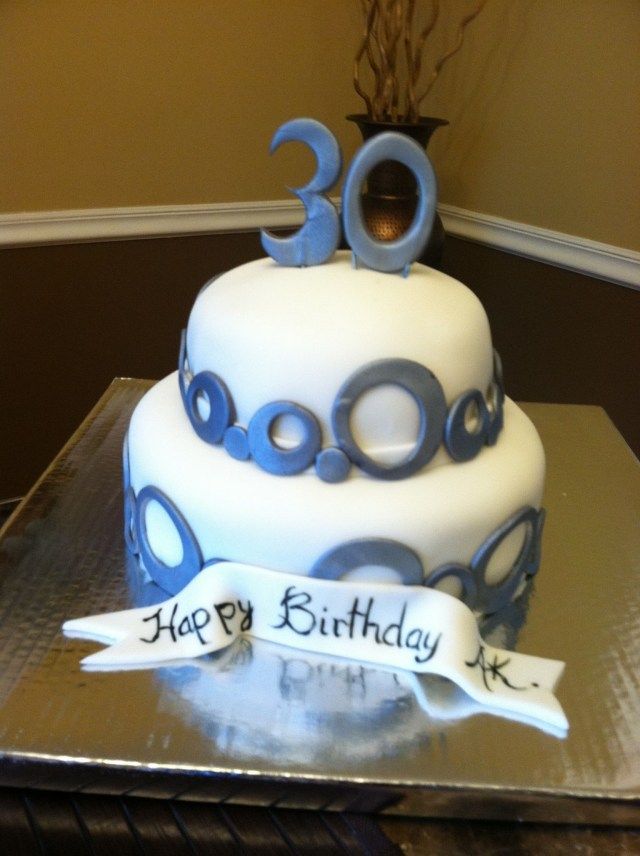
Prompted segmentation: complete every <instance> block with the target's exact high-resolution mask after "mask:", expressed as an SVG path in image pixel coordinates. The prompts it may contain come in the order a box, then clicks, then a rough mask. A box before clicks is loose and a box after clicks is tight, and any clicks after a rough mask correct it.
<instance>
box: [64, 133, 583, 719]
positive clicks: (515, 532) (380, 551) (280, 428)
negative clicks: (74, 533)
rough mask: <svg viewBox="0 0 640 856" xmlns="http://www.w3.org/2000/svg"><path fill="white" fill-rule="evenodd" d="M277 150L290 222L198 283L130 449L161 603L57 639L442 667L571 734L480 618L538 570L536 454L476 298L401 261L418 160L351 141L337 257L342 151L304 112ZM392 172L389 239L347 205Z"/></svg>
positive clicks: (390, 147)
mask: <svg viewBox="0 0 640 856" xmlns="http://www.w3.org/2000/svg"><path fill="white" fill-rule="evenodd" d="M289 140H301V141H303V142H305V143H306V144H307V145H309V146H310V147H311V148H312V150H313V151H314V153H315V155H316V159H317V162H318V168H317V172H316V174H315V176H314V178H313V179H312V181H311V182H310V183H309V184H308V185H306V186H305V187H304V188H301V189H299V190H298V191H296V192H297V193H298V195H299V196H300V198H301V199H302V201H303V203H304V205H305V209H306V220H305V223H304V225H303V227H302V228H301V229H300V230H299V231H298V232H297V233H295V234H294V235H292V236H288V237H285V238H277V237H275V236H272V235H269V234H268V233H263V244H264V247H265V249H266V250H267V252H268V253H269V257H268V258H263V259H259V260H258V261H254V262H250V263H248V264H245V265H241V266H240V267H238V268H235V269H234V270H231V271H229V272H228V273H225V274H223V275H221V276H218V277H216V278H214V279H213V280H211V282H209V283H208V284H207V285H206V286H205V287H204V288H203V289H202V290H201V292H200V293H199V294H198V296H197V298H196V300H195V304H194V306H193V309H192V311H191V315H190V317H189V320H188V324H187V327H186V329H185V330H184V331H183V334H182V337H181V342H180V348H179V358H178V368H177V371H176V372H174V373H173V374H171V375H170V376H169V377H167V378H165V379H164V380H162V381H160V382H159V383H158V384H156V385H155V386H154V387H153V388H152V389H151V390H149V392H148V393H147V394H146V395H145V396H144V397H143V398H142V400H141V401H140V403H139V404H138V406H137V407H136V409H135V411H134V413H133V415H132V417H131V421H130V424H129V428H128V432H127V435H126V438H125V442H124V456H123V458H124V492H125V540H126V543H127V547H128V550H129V551H130V553H131V554H133V555H135V556H136V558H137V560H138V563H139V565H140V567H141V569H143V571H144V572H145V573H147V574H148V576H149V578H150V579H151V580H153V581H154V582H155V583H156V584H157V585H158V586H160V588H161V589H164V591H165V592H167V593H168V595H170V597H169V599H168V600H166V601H165V602H164V603H162V604H160V605H159V606H158V607H157V608H156V609H153V608H152V607H148V608H147V607H142V608H137V609H131V610H126V611H124V612H121V613H113V614H111V615H105V616H92V617H89V618H86V619H79V620H74V621H71V622H67V623H66V624H65V630H67V631H68V632H73V633H80V634H83V635H89V636H93V637H95V638H99V639H102V640H109V641H111V642H113V643H114V644H113V645H112V647H111V648H109V649H106V650H104V651H99V652H97V653H95V654H92V655H90V656H89V657H88V658H86V659H85V660H84V662H85V663H86V664H87V665H90V666H92V667H103V666H107V667H114V666H115V667H118V666H122V665H137V664H145V663H153V662H156V661H166V660H170V659H176V658H178V659H180V658H188V657H193V656H197V655H200V654H206V653H209V652H212V651H217V650H220V649H221V648H224V647H226V646H229V645H230V644H231V643H232V642H233V641H234V640H235V639H236V638H238V637H239V636H245V635H253V636H256V637H258V638H261V639H266V640H268V641H275V642H278V643H279V644H283V645H287V646H290V647H293V648H297V649H303V650H307V651H314V652H319V653H322V654H330V655H338V656H341V657H348V658H351V659H354V660H360V661H368V662H372V663H378V664H381V665H384V666H387V667H392V668H401V669H405V670H410V671H417V672H432V673H436V674H439V675H441V676H443V677H446V678H449V679H451V680H453V681H455V682H456V683H457V684H458V685H459V686H460V687H462V688H463V689H464V690H465V692H467V693H468V694H469V695H471V696H472V697H473V698H475V699H476V700H477V701H480V702H481V703H482V704H488V705H491V706H492V707H494V708H500V709H502V710H505V711H509V712H510V713H512V714H517V715H523V716H527V717H533V718H534V719H543V720H545V721H546V722H548V723H551V724H553V725H556V726H558V727H560V728H565V727H566V719H565V717H564V714H563V713H562V710H561V708H560V706H559V705H558V702H557V700H556V699H555V698H554V697H553V696H552V690H553V687H554V685H555V683H556V681H557V679H558V678H559V676H560V674H561V672H562V664H561V663H558V662H555V661H550V660H541V659H539V658H537V657H529V656H526V655H523V654H516V653H514V652H508V653H507V652H500V651H499V650H498V649H495V648H492V647H491V646H490V645H487V644H486V643H485V641H484V640H482V639H481V638H480V636H479V635H478V628H477V625H476V620H475V619H474V615H473V613H475V614H476V616H478V615H486V614H490V613H496V612H497V611H498V610H500V609H501V608H502V607H504V606H506V605H507V604H508V603H509V602H511V601H512V600H514V599H515V598H517V597H518V596H519V595H520V594H521V592H522V591H523V589H524V588H525V587H526V584H527V580H528V579H529V578H530V577H531V576H532V575H533V574H535V573H536V571H537V569H538V565H539V560H540V539H541V534H542V526H543V511H542V509H541V500H542V492H543V482H544V469H545V459H544V452H543V449H542V445H541V443H540V439H539V437H538V434H537V432H536V430H535V428H534V427H533V425H532V424H531V422H530V421H529V419H528V418H527V417H526V416H525V414H524V413H523V412H522V410H521V409H520V408H519V407H518V406H517V405H516V404H514V402H513V401H511V400H510V399H509V398H507V397H506V396H505V393H504V387H503V380H502V372H501V366H500V360H499V358H498V356H497V354H496V353H495V351H494V348H493V345H492V341H491V334H490V330H489V323H488V321H487V317H486V314H485V312H484V310H483V308H482V306H481V304H480V302H479V301H478V299H477V298H476V297H475V296H474V295H473V294H472V292H471V291H470V290H469V289H468V288H466V286H464V285H462V284H461V283H460V282H457V281H456V280H454V279H452V278H451V277H449V276H446V275H445V274H443V273H440V272H438V271H436V270H432V269H430V268H427V267H425V266H424V265H422V264H419V263H416V262H414V260H415V258H416V257H417V256H419V253H420V251H421V248H422V247H423V246H424V243H425V241H426V239H427V237H428V235H429V231H430V227H431V222H432V221H433V215H434V212H435V196H436V194H435V176H434V175H433V170H432V168H431V165H430V164H429V162H428V160H427V158H426V155H425V154H424V152H423V151H422V149H420V147H419V146H418V145H417V144H416V143H414V142H413V141H412V140H408V139H407V138H403V137H401V136H400V135H397V134H382V135H380V136H379V137H376V138H374V139H372V140H370V141H368V142H367V143H366V144H365V146H363V148H362V149H361V150H360V152H358V153H357V154H356V156H355V158H354V159H353V161H352V163H351V166H350V168H349V171H348V174H347V177H346V180H345V184H344V189H343V194H342V209H343V210H342V226H343V228H344V234H345V237H346V239H347V241H348V243H349V245H350V247H351V253H347V252H344V251H337V245H338V242H339V239H340V231H341V225H340V220H339V218H338V214H337V212H336V211H335V209H334V208H333V206H332V205H331V203H330V202H329V200H328V199H326V198H325V197H324V196H323V193H324V191H325V190H327V189H328V188H329V187H330V186H331V185H332V184H333V183H334V182H335V180H336V179H337V177H338V174H339V172H340V168H341V155H340V150H339V147H338V145H337V143H336V141H335V139H334V138H333V136H332V135H331V134H330V132H329V131H327V129H326V128H324V127H323V126H322V125H320V124H319V123H317V122H314V121H313V120H306V119H303V120H294V121H293V122H291V123H287V124H286V125H284V126H282V128H280V130H279V131H278V133H277V134H276V137H275V138H274V146H277V145H280V143H282V142H286V141H289ZM384 158H389V159H396V160H399V161H401V162H403V163H404V164H405V166H407V167H408V168H409V169H410V170H412V171H413V173H414V175H415V177H416V181H417V184H418V188H419V194H418V200H419V201H418V207H417V213H416V215H415V218H414V222H413V223H412V225H411V227H410V228H409V230H408V231H407V233H406V234H405V235H403V236H402V237H401V238H399V239H398V240H396V241H394V242H389V243H386V244H385V243H382V242H378V241H376V240H374V239H373V238H372V237H371V235H370V234H369V233H368V231H367V229H366V226H365V225H364V223H363V219H362V218H363V215H362V210H361V206H360V201H359V200H360V187H361V184H362V182H363V180H365V179H366V175H367V173H368V171H370V169H371V168H372V167H373V166H375V164H376V163H378V162H380V160H381V159H384ZM451 595H453V597H452V596H451Z"/></svg>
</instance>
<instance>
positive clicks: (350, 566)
mask: <svg viewBox="0 0 640 856" xmlns="http://www.w3.org/2000/svg"><path fill="white" fill-rule="evenodd" d="M365 565H379V566H381V567H383V568H390V569H391V570H393V571H395V572H396V573H397V574H398V575H399V576H400V578H401V579H402V584H403V585H406V586H417V585H421V583H422V579H423V575H424V573H423V569H422V562H421V561H420V559H419V558H418V556H417V555H416V554H415V553H414V552H413V550H411V549H410V548H409V547H407V546H405V545H404V544H401V543H400V542H399V541H392V540H391V539H387V538H359V539H356V540H354V541H347V542H346V543H344V544H340V545H339V546H338V547H334V548H333V549H331V550H328V551H327V552H326V553H324V555H322V556H321V557H320V558H319V559H318V561H317V562H316V563H315V564H314V566H313V567H312V568H311V571H310V573H309V576H311V577H318V578H320V579H324V580H339V579H340V578H341V577H343V576H344V575H345V574H346V573H348V572H349V571H353V570H356V568H361V567H363V566H365Z"/></svg>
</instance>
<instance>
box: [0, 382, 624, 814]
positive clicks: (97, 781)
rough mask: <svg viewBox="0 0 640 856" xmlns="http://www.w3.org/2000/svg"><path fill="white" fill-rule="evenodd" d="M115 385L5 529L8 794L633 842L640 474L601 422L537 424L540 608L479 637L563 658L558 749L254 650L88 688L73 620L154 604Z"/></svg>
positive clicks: (91, 680) (446, 703) (450, 701)
mask: <svg viewBox="0 0 640 856" xmlns="http://www.w3.org/2000/svg"><path fill="white" fill-rule="evenodd" d="M148 386H149V383H148V382H146V381H140V380H116V381H114V382H113V384H112V385H111V386H110V387H109V389H108V390H107V392H106V393H105V395H104V396H103V397H102V398H101V400H100V401H99V402H98V404H97V405H96V407H95V408H94V410H93V411H92V412H91V413H90V414H89V416H88V417H87V419H86V420H85V422H84V423H83V424H82V425H81V427H80V428H79V429H78V431H77V432H76V433H75V434H74V436H73V437H72V438H71V439H70V441H69V442H68V443H67V445H66V446H65V447H64V449H63V450H62V452H61V453H60V455H59V456H58V457H57V458H56V460H55V461H54V462H53V464H52V465H51V466H50V468H49V469H48V470H47V471H46V472H45V474H44V475H43V477H42V478H41V479H40V481H39V482H38V483H37V484H36V485H35V487H34V488H33V490H32V491H31V492H30V494H29V495H28V496H27V497H26V498H25V500H24V501H23V503H22V504H21V505H20V507H19V508H18V510H17V511H16V513H15V514H14V515H13V517H12V518H11V519H10V520H9V521H8V522H7V524H6V526H5V527H4V529H3V530H2V533H0V534H1V535H2V543H1V550H0V703H1V704H2V707H1V708H0V758H1V760H0V784H3V785H11V786H17V787H39V788H56V789H64V790H84V791H93V792H105V793H129V794H136V795H152V796H158V797H178V798H183V799H206V800H216V801H217V800H227V801H236V802H242V803H253V804H260V805H273V806H276V805H277V806H281V807H284V806H286V807H306V808H324V809H336V810H346V809H348V810H351V811H357V810H361V811H383V812H387V813H404V814H413V815H419V816H436V815H440V816H463V817H475V818H510V819H513V818H514V817H518V818H522V819H529V820H534V819H537V820H548V821H559V822H571V823H578V822H590V823H609V824H613V823H616V824H634V823H638V822H640V744H639V737H640V682H639V679H638V671H639V666H640V587H639V585H638V583H639V582H640V526H639V521H640V513H639V512H640V467H639V465H638V461H637V460H636V459H635V457H634V456H633V455H632V454H631V452H630V451H629V449H628V447H627V446H626V444H625V443H624V441H623V440H622V438H621V437H620V435H619V434H618V433H617V431H616V430H615V428H614V427H613V425H612V424H611V422H610V421H609V420H608V418H607V416H606V414H605V413H604V411H602V410H601V409H600V408H597V407H591V406H578V405H551V404H529V405H524V409H525V410H526V411H527V413H528V414H529V415H530V416H531V418H532V419H533V421H534V422H535V423H536V425H537V427H538V429H539V431H540V434H541V436H542V439H543V442H544V445H545V448H546V451H547V457H548V478H547V488H546V496H545V505H546V508H547V523H546V527H545V533H544V543H543V562H542V568H541V572H540V574H539V575H538V577H537V580H536V583H535V588H534V589H532V590H531V591H530V592H529V593H528V594H527V595H525V596H524V597H523V598H521V600H520V602H519V603H518V604H517V606H515V607H510V608H509V609H508V610H507V611H506V612H505V613H503V614H502V615H500V616H498V617H497V618H494V619H493V620H492V622H491V624H489V625H485V626H484V628H483V633H484V635H485V636H486V637H487V638H488V639H490V641H492V642H493V643H494V644H499V645H501V646H502V647H515V648H517V649H518V650H520V651H523V652H526V653H531V654H536V655H539V656H543V657H551V658H555V659H562V660H565V661H566V663H567V668H566V672H565V675H564V677H563V679H562V681H561V683H560V685H559V688H558V697H559V699H560V701H561V703H562V705H563V707H564V709H565V711H566V713H567V716H568V718H569V722H570V731H569V734H568V736H567V737H566V738H565V739H560V738H559V737H557V736H554V735H552V734H548V733H544V732H543V731H541V730H538V729H536V728H534V727H531V726H529V725H525V724H523V723H518V722H513V721H510V720H508V719H504V718H499V717H497V716H494V715H491V714H489V713H487V712H486V711H482V710H481V709H480V708H479V707H477V706H476V705H474V704H473V703H471V702H470V701H469V700H468V699H467V697H466V696H464V694H463V693H461V692H460V691H458V690H457V689H456V688H455V687H453V686H452V685H451V684H449V683H448V682H446V681H444V680H442V679H438V678H435V677H431V676H427V677H423V678H417V677H415V676H413V675H408V674H406V673H402V672H394V671H392V670H384V669H379V668H375V667H370V666H367V665H362V664H359V663H355V662H351V663H349V662H346V661H343V660H336V659H331V658H327V657H320V656H316V655H312V654H304V653H300V652H294V651H291V650H289V649H286V648H282V647H278V646H275V645H270V644H268V643H264V642H260V641H251V642H249V641H246V640H245V641H241V642H239V643H238V644H236V645H235V646H234V647H232V648H230V649H228V650H226V651H223V652H221V653H219V654H217V655H213V656H210V657H206V658H202V659H200V660H197V661H195V660H194V661H188V662H186V663H183V664H179V665H170V666H165V667H162V668H155V669H148V670H137V671H136V670H134V671H120V672H87V671H83V670H82V669H81V667H80V660H81V659H82V657H83V656H85V655H86V654H88V653H90V652H91V651H94V650H96V648H97V647H98V646H97V645H96V643H92V642H88V641H82V640H78V639H67V638H65V637H64V636H63V635H62V633H61V632H60V625H61V624H62V622H63V621H64V620H65V619H66V618H70V617H77V616H81V615H89V614H93V613H97V612H107V611H112V610H117V609H124V608H127V607H129V606H133V605H141V604H143V603H145V604H146V603H152V602H156V601H158V600H161V599H163V597H164V596H163V595H162V594H161V593H160V592H159V591H158V590H157V589H156V588H155V587H154V586H153V585H149V584H145V583H144V582H143V581H142V579H141V575H140V573H139V572H138V569H137V567H136V566H135V563H133V562H132V561H131V560H130V559H129V558H128V557H127V555H126V553H125V550H124V544H123V538H122V508H121V506H122V489H121V443H122V438H123V435H124V431H125V428H126V425H127V422H128V419H129V415H130V413H131V411H132V409H133V407H134V406H135V404H136V402H137V401H138V399H139V398H140V396H141V395H142V393H143V392H144V390H145V389H147V388H148Z"/></svg>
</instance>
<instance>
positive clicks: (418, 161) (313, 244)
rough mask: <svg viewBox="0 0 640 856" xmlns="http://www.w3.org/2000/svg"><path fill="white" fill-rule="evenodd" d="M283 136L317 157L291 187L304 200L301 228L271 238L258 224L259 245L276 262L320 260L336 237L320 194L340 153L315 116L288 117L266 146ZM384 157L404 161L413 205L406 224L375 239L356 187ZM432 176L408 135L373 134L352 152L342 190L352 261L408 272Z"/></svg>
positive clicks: (336, 171)
mask: <svg viewBox="0 0 640 856" xmlns="http://www.w3.org/2000/svg"><path fill="white" fill-rule="evenodd" d="M285 142H303V143H306V145H308V146H309V148H310V149H311V150H312V151H313V153H314V155H315V157H316V160H317V169H316V173H315V175H314V176H313V178H312V179H311V181H310V182H309V183H308V184H306V185H304V186H303V187H300V188H294V189H293V192H294V193H295V194H296V196H298V198H299V199H300V200H301V201H302V203H303V204H304V206H305V212H306V220H305V223H304V225H303V226H302V228H301V229H299V230H298V231H297V232H296V233H295V234H294V235H291V236H290V237H287V238H277V237H276V236H274V235H271V234H270V233H268V232H266V231H265V230H264V229H262V230H261V232H260V235H261V239H262V246H263V248H264V249H265V250H266V252H267V253H268V254H269V255H270V256H271V257H272V258H273V259H274V260H275V261H276V262H278V264H281V265H285V266H289V267H294V266H301V265H316V264H322V263H323V262H325V261H327V259H328V258H329V257H330V256H331V255H332V254H333V253H334V251H335V250H336V249H337V247H338V244H339V242H340V221H339V217H338V214H337V212H336V210H335V208H334V206H333V204H332V203H331V202H330V201H329V199H327V197H326V196H325V191H327V190H329V189H330V188H331V187H332V186H333V185H334V184H335V182H336V181H337V180H338V177H339V175H340V171H341V167H342V153H341V151H340V146H339V145H338V142H337V141H336V139H335V137H334V136H333V134H332V133H331V132H330V131H329V130H328V129H327V128H326V127H325V126H324V125H322V124H321V123H320V122H318V121H316V120H315V119H293V120H292V121H290V122H286V123H285V124H284V125H282V126H281V127H280V128H279V129H278V130H277V131H276V133H275V135H274V137H273V140H272V141H271V147H270V152H271V154H273V152H275V151H276V149H278V148H279V147H280V145H282V143H285ZM384 160H395V161H399V162H400V163H402V164H404V165H405V166H406V167H407V168H408V169H409V170H411V172H412V173H413V174H414V176H415V178H416V181H417V185H418V200H419V201H418V207H417V210H416V213H415V216H414V218H413V221H412V223H411V226H410V227H409V229H408V230H407V231H406V232H405V233H404V234H403V235H401V236H400V237H399V238H397V239H396V240H394V241H378V240H376V239H375V238H373V237H372V236H371V234H370V233H369V231H368V230H367V228H366V225H365V223H364V216H363V212H362V200H361V195H360V188H361V186H362V184H363V183H364V181H365V179H366V178H367V175H368V174H369V172H370V171H371V170H372V169H373V168H374V167H375V166H377V165H378V164H379V163H381V162H382V161H384ZM436 199H437V181H436V176H435V173H434V171H433V167H432V166H431V163H430V161H429V159H428V157H427V156H426V154H425V152H424V151H423V149H422V148H421V147H420V146H419V145H418V143H416V142H415V141H414V140H412V139H411V138H409V137H407V136H405V135H403V134H399V133H394V132H385V133H382V134H379V135H377V136H376V137H373V138H372V139H371V140H369V141H368V142H367V143H365V145H364V146H362V148H361V149H360V150H359V151H358V152H357V153H356V155H355V157H354V158H353V160H352V162H351V165H350V167H349V170H348V172H347V176H346V179H345V184H344V188H343V192H342V218H343V222H344V232H345V237H346V239H347V241H348V243H349V245H350V247H351V250H352V253H353V258H354V264H355V265H356V266H357V265H358V264H359V263H362V264H364V265H366V266H367V267H369V268H372V269H374V270H379V271H384V272H389V273H391V272H397V271H402V273H403V274H404V276H406V275H407V274H408V272H409V267H410V265H411V262H413V261H414V260H415V259H416V258H418V256H419V255H420V254H421V252H422V250H423V249H424V247H425V245H426V242H427V240H428V238H429V235H430V233H431V229H432V226H433V220H434V217H435V210H436Z"/></svg>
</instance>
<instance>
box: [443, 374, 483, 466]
mask: <svg viewBox="0 0 640 856" xmlns="http://www.w3.org/2000/svg"><path fill="white" fill-rule="evenodd" d="M474 405H475V407H476V410H477V422H478V424H477V428H476V430H475V431H469V429H468V428H467V425H466V419H467V411H468V410H469V408H470V407H473V406H474ZM488 431H489V411H488V410H487V405H486V403H485V400H484V396H483V395H482V393H481V392H480V390H478V389H469V390H467V392H463V393H462V395H460V396H458V398H457V399H456V400H455V401H454V402H453V404H452V405H451V409H450V410H449V415H448V416H447V421H446V425H445V428H444V442H445V446H446V447H447V451H448V452H449V454H450V455H451V457H452V458H453V460H454V461H458V462H461V461H470V460H471V459H472V458H475V456H476V455H477V454H478V452H479V451H480V449H481V448H482V447H483V446H484V444H485V442H486V440H487V436H488Z"/></svg>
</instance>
